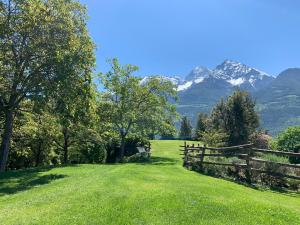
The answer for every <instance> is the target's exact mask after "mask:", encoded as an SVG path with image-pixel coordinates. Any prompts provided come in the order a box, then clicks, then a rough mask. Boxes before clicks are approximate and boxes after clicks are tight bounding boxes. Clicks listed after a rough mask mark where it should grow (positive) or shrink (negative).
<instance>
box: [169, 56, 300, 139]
mask: <svg viewBox="0 0 300 225" xmlns="http://www.w3.org/2000/svg"><path fill="white" fill-rule="evenodd" d="M167 79H169V80H170V81H172V82H173V83H174V84H176V85H178V88H177V90H178V95H179V102H178V112H179V113H180V114H182V115H186V116H188V117H189V118H190V119H191V120H192V123H193V124H195V123H196V118H197V114H198V113H199V112H205V113H210V112H211V110H212V108H213V107H214V105H215V104H216V103H217V102H218V101H219V100H220V99H221V98H226V97H227V96H229V95H230V94H232V93H233V92H234V91H235V90H237V89H241V90H245V91H248V92H249V93H250V94H251V95H252V96H253V97H254V98H255V100H256V102H257V106H258V107H257V110H258V112H259V113H260V115H261V128H263V129H267V130H269V132H270V134H273V135H276V134H278V133H279V132H280V131H282V130H283V129H284V128H286V127H288V126H294V125H299V124H300V107H299V105H300V88H299V87H300V69H288V70H285V71H283V72H282V73H281V74H279V75H278V76H277V77H274V76H271V75H269V74H267V73H265V72H262V71H260V70H258V69H255V68H251V67H249V66H247V65H244V64H242V63H239V62H236V61H233V60H225V61H224V62H223V63H221V64H220V65H218V66H216V68H215V69H212V70H211V69H208V68H206V67H200V66H198V67H195V68H194V69H193V70H192V71H191V72H190V73H189V74H188V75H187V76H186V77H185V78H184V79H180V78H179V77H173V78H172V77H168V78H167Z"/></svg>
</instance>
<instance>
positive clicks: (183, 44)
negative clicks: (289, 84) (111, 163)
mask: <svg viewBox="0 0 300 225" xmlns="http://www.w3.org/2000/svg"><path fill="white" fill-rule="evenodd" d="M80 1H81V2H82V3H84V4H86V5H87V7H88V14H89V17H90V20H89V24H88V26H89V30H90V33H91V35H92V37H93V39H94V41H95V43H96V45H97V52H96V53H97V71H103V72H105V71H107V70H108V69H109V66H108V65H107V63H106V60H107V59H109V58H113V57H118V58H119V60H120V62H121V63H123V64H128V63H130V64H134V65H137V66H139V67H140V72H139V74H140V75H141V76H144V75H169V76H171V75H180V76H185V75H186V74H187V73H188V72H189V71H190V70H192V68H194V67H195V66H206V67H209V68H214V67H215V66H216V65H217V64H220V63H221V62H222V61H224V60H225V59H232V60H237V61H240V62H242V63H245V64H247V65H250V66H253V67H255V68H257V69H260V70H263V71H265V72H267V73H270V74H272V75H277V74H278V73H280V72H281V71H282V70H284V69H286V68H289V67H300V13H299V12H300V1H298V0H80Z"/></svg>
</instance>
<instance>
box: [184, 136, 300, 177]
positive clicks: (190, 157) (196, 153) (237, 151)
mask: <svg viewBox="0 0 300 225" xmlns="http://www.w3.org/2000/svg"><path fill="white" fill-rule="evenodd" d="M180 147H182V148H183V149H181V151H182V152H183V154H181V155H183V166H185V167H187V168H190V167H193V165H197V166H199V167H200V169H203V168H204V165H218V166H230V167H236V168H243V169H245V170H246V172H245V176H246V179H247V181H248V182H250V183H251V178H252V172H256V173H261V174H268V175H270V176H274V177H285V178H290V179H296V180H300V176H298V174H300V170H299V173H298V172H297V173H298V174H297V175H290V174H284V173H280V172H274V171H268V170H262V169H260V168H259V169H258V168H254V167H253V165H252V162H256V163H262V164H265V165H277V166H278V167H288V168H294V169H300V164H290V163H281V162H273V161H268V160H264V159H259V158H257V157H255V155H256V153H262V154H274V155H280V156H288V157H297V158H300V153H293V152H283V151H277V150H269V149H259V148H254V147H253V144H251V143H250V144H244V145H238V146H231V147H222V148H216V147H207V146H205V145H204V146H200V145H199V144H198V146H195V145H194V144H193V145H187V144H186V142H184V146H180ZM207 151H210V152H208V153H207ZM215 152H219V153H215ZM205 157H226V158H230V157H238V158H239V159H241V160H245V163H226V162H224V163H223V162H212V161H205Z"/></svg>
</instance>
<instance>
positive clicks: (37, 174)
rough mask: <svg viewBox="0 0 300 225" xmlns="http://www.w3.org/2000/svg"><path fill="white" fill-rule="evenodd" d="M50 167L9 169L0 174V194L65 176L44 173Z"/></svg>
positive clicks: (32, 186)
mask: <svg viewBox="0 0 300 225" xmlns="http://www.w3.org/2000/svg"><path fill="white" fill-rule="evenodd" d="M51 169H52V168H50V167H49V168H36V169H28V170H22V171H9V172H7V173H4V174H1V175H0V196H3V195H8V194H15V193H17V192H21V191H25V190H29V189H31V188H34V187H36V186H40V185H45V184H49V183H50V182H52V181H54V180H58V179H62V178H65V177H66V175H62V174H45V175H42V174H41V172H47V171H49V170H51Z"/></svg>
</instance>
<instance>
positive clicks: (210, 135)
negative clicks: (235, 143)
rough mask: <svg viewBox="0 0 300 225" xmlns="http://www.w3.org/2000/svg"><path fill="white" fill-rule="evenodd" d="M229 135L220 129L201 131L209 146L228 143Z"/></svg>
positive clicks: (220, 145)
mask: <svg viewBox="0 0 300 225" xmlns="http://www.w3.org/2000/svg"><path fill="white" fill-rule="evenodd" d="M227 140H228V136H227V135H226V134H225V133H223V132H220V131H218V130H209V131H204V132H202V133H201V141H203V142H204V144H206V145H208V146H213V147H222V146H226V145H227Z"/></svg>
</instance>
